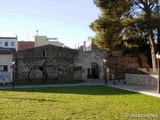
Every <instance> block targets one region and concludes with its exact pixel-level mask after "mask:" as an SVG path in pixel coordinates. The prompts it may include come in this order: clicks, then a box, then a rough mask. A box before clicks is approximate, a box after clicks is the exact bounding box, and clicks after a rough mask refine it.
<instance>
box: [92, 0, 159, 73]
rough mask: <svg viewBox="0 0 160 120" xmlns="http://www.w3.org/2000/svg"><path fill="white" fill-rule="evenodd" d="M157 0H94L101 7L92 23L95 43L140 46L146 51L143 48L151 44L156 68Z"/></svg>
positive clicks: (103, 45)
mask: <svg viewBox="0 0 160 120" xmlns="http://www.w3.org/2000/svg"><path fill="white" fill-rule="evenodd" d="M158 2H159V1H158V0H94V3H95V4H96V6H97V7H98V8H99V9H100V10H101V15H100V16H99V18H98V19H97V20H95V21H94V22H93V23H91V25H90V28H91V29H92V30H93V31H95V32H96V36H95V44H97V45H98V46H99V47H101V48H106V49H109V50H110V49H117V48H120V49H121V50H123V49H124V48H128V49H130V50H137V49H138V50H139V51H138V52H144V51H143V50H141V48H142V47H143V46H146V45H147V44H148V45H149V46H150V48H149V50H150V52H151V59H152V67H153V68H154V70H155V68H156V51H157V49H156V44H157V43H158V45H160V39H159V38H160V37H159V34H160V33H159V32H160V14H159V7H158ZM120 45H121V47H120ZM139 47H141V48H139ZM158 48H160V46H159V47H158ZM136 53H137V52H136Z"/></svg>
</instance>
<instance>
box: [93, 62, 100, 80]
mask: <svg viewBox="0 0 160 120" xmlns="http://www.w3.org/2000/svg"><path fill="white" fill-rule="evenodd" d="M91 78H92V79H99V66H98V64H97V63H95V62H93V63H91Z"/></svg>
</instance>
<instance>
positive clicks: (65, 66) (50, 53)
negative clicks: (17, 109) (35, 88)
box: [14, 45, 79, 80]
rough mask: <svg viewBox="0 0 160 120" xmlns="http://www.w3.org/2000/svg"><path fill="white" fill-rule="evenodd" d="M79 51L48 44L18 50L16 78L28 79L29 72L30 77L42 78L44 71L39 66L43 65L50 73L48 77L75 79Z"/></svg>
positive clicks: (15, 57)
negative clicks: (74, 65)
mask: <svg viewBox="0 0 160 120" xmlns="http://www.w3.org/2000/svg"><path fill="white" fill-rule="evenodd" d="M78 54H79V51H77V50H72V49H67V48H62V47H56V46H53V45H46V46H41V47H36V48H33V49H27V50H24V51H18V52H17V53H16V54H15V55H14V59H15V60H16V65H17V69H16V80H27V79H28V75H29V72H30V71H31V70H32V72H31V73H30V78H31V79H34V80H41V79H42V78H43V77H42V72H41V71H40V70H39V67H43V68H44V69H45V70H46V71H47V74H48V79H54V80H56V79H63V78H65V79H73V72H74V71H73V68H72V67H73V64H74V57H75V56H78Z"/></svg>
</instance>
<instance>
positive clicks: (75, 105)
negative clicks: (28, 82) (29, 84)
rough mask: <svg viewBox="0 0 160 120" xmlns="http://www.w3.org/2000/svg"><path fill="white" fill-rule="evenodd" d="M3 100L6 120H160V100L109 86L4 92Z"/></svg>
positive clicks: (1, 111) (1, 108)
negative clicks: (142, 115)
mask: <svg viewBox="0 0 160 120" xmlns="http://www.w3.org/2000/svg"><path fill="white" fill-rule="evenodd" d="M0 97H1V98H0V116H1V119H2V120H10V119H11V120H79V119H80V120H125V119H127V120H128V119H136V118H131V117H128V118H126V117H125V114H126V113H129V114H157V115H159V119H160V111H159V110H160V105H159V103H160V99H159V98H155V97H151V96H146V95H142V94H138V93H134V92H129V91H124V90H120V89H115V88H111V87H106V86H79V87H56V88H36V89H35V88H34V89H14V90H0ZM138 119H139V120H141V119H143V118H138ZM144 119H146V118H144ZM148 119H154V118H148ZM148 119H147V120H148ZM155 119H156V120H157V119H158V118H155Z"/></svg>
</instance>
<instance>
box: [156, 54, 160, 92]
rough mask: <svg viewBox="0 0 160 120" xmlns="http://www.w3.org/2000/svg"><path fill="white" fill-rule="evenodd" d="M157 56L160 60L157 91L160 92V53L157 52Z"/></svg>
mask: <svg viewBox="0 0 160 120" xmlns="http://www.w3.org/2000/svg"><path fill="white" fill-rule="evenodd" d="M156 58H157V60H158V61H157V62H158V81H157V93H160V68H159V67H160V63H159V60H160V55H159V53H157V54H156Z"/></svg>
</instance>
